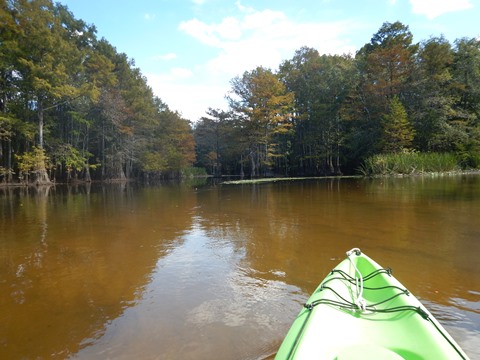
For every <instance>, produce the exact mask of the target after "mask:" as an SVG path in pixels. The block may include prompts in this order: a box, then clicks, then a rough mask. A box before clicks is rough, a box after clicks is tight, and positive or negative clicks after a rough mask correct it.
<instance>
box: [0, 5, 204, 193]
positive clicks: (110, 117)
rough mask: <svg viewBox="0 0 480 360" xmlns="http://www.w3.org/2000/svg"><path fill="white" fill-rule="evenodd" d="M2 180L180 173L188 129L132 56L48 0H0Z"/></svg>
mask: <svg viewBox="0 0 480 360" xmlns="http://www.w3.org/2000/svg"><path fill="white" fill-rule="evenodd" d="M0 24H1V26H0V181H4V182H9V183H11V182H14V181H21V182H33V183H37V184H43V183H49V182H51V181H54V180H55V181H74V180H83V181H90V180H92V179H99V180H123V179H128V178H135V177H147V178H148V177H153V176H178V175H179V174H181V173H182V171H184V169H186V168H188V167H190V166H191V165H192V164H193V162H194V160H195V145H194V139H193V133H192V128H191V123H190V122H189V121H188V120H186V119H183V118H182V117H181V116H180V115H179V114H178V113H177V112H173V111H171V110H170V109H169V108H168V106H167V105H166V104H165V103H164V102H162V101H161V100H160V99H159V98H158V97H156V96H154V94H153V92H152V90H151V88H150V87H149V86H148V85H147V82H146V79H145V78H144V77H143V76H142V74H141V72H140V70H139V69H138V68H136V67H135V63H134V61H133V60H131V59H129V58H128V57H127V55H126V54H123V53H118V52H117V51H116V49H115V48H114V47H113V46H112V45H111V44H110V43H108V41H107V40H105V39H97V37H96V29H95V27H94V26H91V25H87V24H85V22H83V21H82V20H78V19H75V17H74V16H73V14H72V13H71V12H70V11H69V10H68V9H67V7H65V6H63V5H61V4H55V5H54V4H53V3H52V2H51V1H50V0H0Z"/></svg>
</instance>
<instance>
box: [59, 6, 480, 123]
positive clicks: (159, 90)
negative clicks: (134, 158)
mask: <svg viewBox="0 0 480 360" xmlns="http://www.w3.org/2000/svg"><path fill="white" fill-rule="evenodd" d="M60 3H62V4H65V5H67V6H68V8H69V9H70V11H71V12H72V13H73V14H74V16H75V17H76V18H78V19H82V20H84V21H85V22H86V23H88V24H94V25H95V26H96V28H97V36H98V37H99V38H101V37H104V38H105V39H107V40H108V41H109V42H110V43H111V44H112V45H113V46H115V47H116V48H117V51H118V52H123V53H125V54H127V56H128V57H129V58H130V59H134V60H135V64H136V66H137V67H139V68H140V69H141V72H142V74H143V75H144V76H145V77H146V78H147V79H148V84H149V86H150V87H151V88H152V89H153V91H154V93H155V94H156V95H157V96H158V97H160V98H161V99H162V100H163V101H164V102H166V103H167V104H168V106H169V107H170V108H171V109H172V110H177V111H179V112H180V113H182V115H183V116H184V117H185V118H187V119H189V120H192V121H196V120H198V119H199V118H200V117H201V116H204V115H205V111H206V110H207V109H208V108H209V107H212V108H221V109H226V107H227V104H226V101H225V99H224V97H225V95H226V94H227V92H228V91H229V90H230V88H231V87H230V80H231V79H232V78H234V77H235V76H239V75H241V74H243V73H244V72H245V71H250V70H253V69H255V68H256V67H257V66H264V67H268V68H271V69H273V70H276V69H278V66H279V65H280V64H281V62H282V61H283V60H288V59H291V58H292V56H293V55H294V53H295V50H298V49H299V48H301V47H302V46H308V47H313V48H315V49H317V50H318V51H319V52H320V53H325V54H343V53H352V54H354V53H355V51H357V50H358V49H359V48H360V47H362V46H363V45H364V44H366V43H368V42H369V41H370V39H371V37H372V35H373V34H374V33H376V32H377V31H378V29H379V28H380V27H381V25H382V24H383V23H384V22H385V21H388V22H395V21H397V20H398V21H400V22H402V23H403V24H405V25H408V26H409V28H410V31H411V32H412V33H413V35H414V41H415V42H419V41H422V40H426V39H428V38H429V37H431V36H440V35H442V34H443V35H444V36H445V37H446V38H447V39H448V40H450V42H452V43H453V42H454V41H455V40H456V39H458V38H461V37H468V38H472V37H479V36H480V26H479V24H480V22H479V20H478V19H480V0H232V1H226V0H133V1H131V0H60Z"/></svg>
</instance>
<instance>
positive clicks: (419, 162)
mask: <svg viewBox="0 0 480 360" xmlns="http://www.w3.org/2000/svg"><path fill="white" fill-rule="evenodd" d="M459 170H460V166H459V165H458V162H457V158H456V156H455V155H454V154H448V153H418V152H403V153H395V154H378V155H373V156H371V157H369V158H368V159H366V160H365V161H364V163H363V164H362V166H361V167H360V169H359V172H360V173H361V174H363V175H365V176H377V175H383V176H386V175H415V174H424V173H439V172H453V171H459Z"/></svg>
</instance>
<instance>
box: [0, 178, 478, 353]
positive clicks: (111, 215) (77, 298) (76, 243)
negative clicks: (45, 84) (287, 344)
mask: <svg viewBox="0 0 480 360" xmlns="http://www.w3.org/2000/svg"><path fill="white" fill-rule="evenodd" d="M479 211H480V177H478V176H464V177H445V178H439V179H428V178H408V179H394V180H354V179H350V180H347V179H343V180H338V179H337V180H335V179H330V180H320V181H318V180H311V181H303V182H292V183H275V184H262V185H248V186H225V185H218V184H216V185H213V186H194V187H191V186H180V185H177V184H169V185H161V186H155V187H138V186H134V185H132V184H128V185H118V186H116V185H112V186H104V187H101V186H92V187H90V188H82V187H77V188H59V187H57V188H51V189H49V190H48V192H47V193H43V194H42V193H39V194H37V193H35V192H33V190H27V189H22V190H15V191H13V190H8V191H7V192H6V193H5V194H4V196H3V197H0V216H1V217H0V256H1V261H0V293H1V294H2V296H1V297H0V314H1V315H0V317H1V319H0V320H1V321H0V358H37V357H46V358H50V357H53V358H66V357H71V358H75V359H90V358H119V359H130V358H146V359H149V358H152V359H154V358H162V359H178V358H183V359H193V358H222V359H260V358H265V357H266V356H268V355H271V354H273V353H274V352H275V350H276V349H277V348H278V346H279V344H280V342H281V340H282V339H283V336H284V335H285V332H286V331H287V329H288V327H289V326H290V324H291V322H292V320H293V317H294V316H295V315H296V313H297V312H298V311H299V309H300V307H301V304H302V303H303V302H304V301H305V300H306V298H307V297H308V295H309V294H310V293H311V291H313V289H314V288H315V287H316V286H317V284H318V282H319V281H320V280H321V279H322V278H323V277H324V276H325V275H326V273H327V272H328V271H329V270H330V269H331V268H333V267H334V266H335V265H336V264H337V263H338V261H340V259H342V258H343V256H344V253H345V251H346V250H348V249H350V248H352V247H361V248H362V249H363V250H364V251H365V252H366V253H367V254H369V255H370V256H372V257H373V258H374V259H377V260H378V262H379V263H380V264H382V265H384V266H390V267H392V268H393V269H394V272H395V275H396V277H397V278H398V279H399V280H400V281H402V282H403V283H404V284H405V285H407V286H408V287H409V289H410V290H411V291H412V292H414V293H415V294H416V295H418V297H419V298H421V299H422V300H423V301H424V302H425V303H426V305H427V306H428V307H429V308H430V309H432V312H433V313H434V314H435V315H436V316H437V317H438V318H439V319H440V320H441V321H442V322H443V323H444V324H445V325H446V327H447V328H448V329H449V331H451V333H452V334H453V335H454V337H455V338H456V339H457V340H458V342H459V343H460V344H461V345H462V346H463V347H464V349H465V350H466V351H467V353H469V354H470V356H471V357H472V358H475V356H476V357H478V358H480V352H479V350H478V349H477V348H476V346H475V343H476V342H478V338H479V337H480V318H479V313H480V294H479V293H478V289H480V263H479V262H478V260H477V259H476V258H477V255H478V253H479V250H480V242H479V241H478V239H479V238H480V236H479V235H480V229H479V228H478V226H477V216H478V213H479ZM3 294H5V295H3ZM475 340H477V341H475Z"/></svg>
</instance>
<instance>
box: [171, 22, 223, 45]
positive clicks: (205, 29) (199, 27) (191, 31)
mask: <svg viewBox="0 0 480 360" xmlns="http://www.w3.org/2000/svg"><path fill="white" fill-rule="evenodd" d="M178 28H179V29H180V30H182V31H185V32H186V33H187V34H188V35H190V36H192V37H194V38H195V39H197V40H199V41H200V42H202V43H204V44H205V45H209V46H217V45H218V44H219V39H218V37H217V36H216V35H215V27H213V26H211V25H207V24H205V23H204V22H201V21H200V20H198V19H192V20H188V21H182V22H181V23H180V25H179V26H178Z"/></svg>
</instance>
